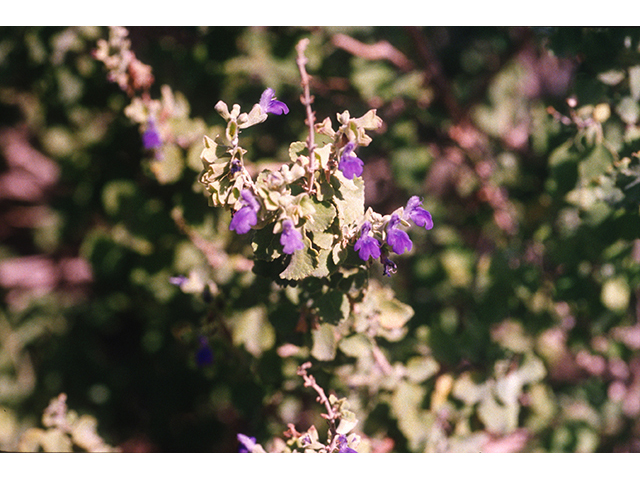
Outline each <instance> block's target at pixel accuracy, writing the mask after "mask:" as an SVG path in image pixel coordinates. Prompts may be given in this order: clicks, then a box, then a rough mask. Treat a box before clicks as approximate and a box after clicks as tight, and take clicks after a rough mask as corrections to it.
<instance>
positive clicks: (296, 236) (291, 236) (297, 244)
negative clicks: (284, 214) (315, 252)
mask: <svg viewBox="0 0 640 480" xmlns="http://www.w3.org/2000/svg"><path fill="white" fill-rule="evenodd" d="M280 244H281V245H282V246H283V249H282V251H283V252H284V253H287V254H292V253H293V252H295V251H296V250H302V249H303V248H304V242H303V241H302V234H301V233H300V232H299V231H298V230H296V228H295V227H294V226H293V222H292V221H291V220H289V219H288V218H287V219H285V220H284V221H283V222H282V235H280Z"/></svg>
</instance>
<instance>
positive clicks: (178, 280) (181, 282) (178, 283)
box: [169, 275, 187, 287]
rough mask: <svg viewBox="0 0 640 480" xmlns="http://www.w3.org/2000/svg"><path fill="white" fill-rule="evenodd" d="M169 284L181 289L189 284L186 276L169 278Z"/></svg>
mask: <svg viewBox="0 0 640 480" xmlns="http://www.w3.org/2000/svg"><path fill="white" fill-rule="evenodd" d="M169 283H170V284H171V285H176V286H178V287H181V286H183V285H184V284H185V283H187V277H185V276H184V275H178V276H176V277H169Z"/></svg>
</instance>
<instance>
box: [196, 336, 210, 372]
mask: <svg viewBox="0 0 640 480" xmlns="http://www.w3.org/2000/svg"><path fill="white" fill-rule="evenodd" d="M212 363H213V350H211V347H210V346H209V341H208V340H207V337H205V336H201V337H200V348H198V351H197V352H196V364H197V365H198V366H199V367H205V366H207V365H211V364H212Z"/></svg>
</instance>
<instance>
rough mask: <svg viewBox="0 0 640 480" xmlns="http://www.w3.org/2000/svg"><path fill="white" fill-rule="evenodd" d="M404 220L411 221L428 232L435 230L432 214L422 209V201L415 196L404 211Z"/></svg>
mask: <svg viewBox="0 0 640 480" xmlns="http://www.w3.org/2000/svg"><path fill="white" fill-rule="evenodd" d="M404 218H405V219H411V220H413V222H414V223H415V224H416V225H418V226H419V227H424V228H426V229H427V230H431V229H432V228H433V220H432V219H431V214H430V213H429V212H427V211H426V210H425V209H424V208H422V200H421V199H420V198H419V197H417V196H413V197H411V198H410V199H409V201H408V202H407V206H406V208H405V210H404Z"/></svg>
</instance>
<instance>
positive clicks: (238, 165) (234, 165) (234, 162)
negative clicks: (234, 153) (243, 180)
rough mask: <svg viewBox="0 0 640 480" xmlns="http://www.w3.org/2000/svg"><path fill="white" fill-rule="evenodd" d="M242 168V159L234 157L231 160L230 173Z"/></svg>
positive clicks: (232, 173)
mask: <svg viewBox="0 0 640 480" xmlns="http://www.w3.org/2000/svg"><path fill="white" fill-rule="evenodd" d="M240 170H242V164H241V163H240V160H238V159H237V158H234V159H233V160H231V162H229V173H230V174H231V175H234V174H236V173H238V172H239V171H240Z"/></svg>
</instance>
